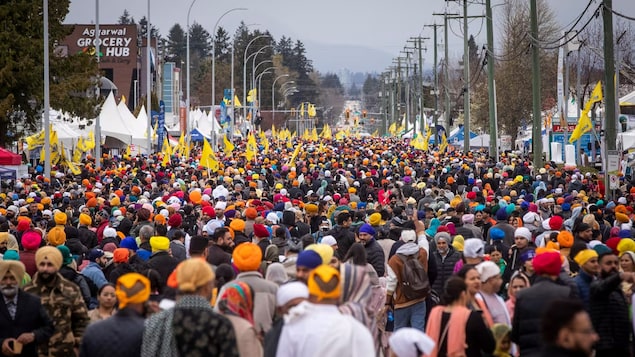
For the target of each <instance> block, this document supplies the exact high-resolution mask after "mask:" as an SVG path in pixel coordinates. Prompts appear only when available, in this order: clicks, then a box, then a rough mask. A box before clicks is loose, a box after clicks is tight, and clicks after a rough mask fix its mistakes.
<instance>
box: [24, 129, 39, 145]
mask: <svg viewBox="0 0 635 357" xmlns="http://www.w3.org/2000/svg"><path fill="white" fill-rule="evenodd" d="M24 140H25V141H26V145H27V148H28V149H29V150H33V149H35V148H36V147H38V146H42V145H44V130H42V131H40V132H39V133H37V134H33V135H31V136H27V137H26V138H25V139H24Z"/></svg>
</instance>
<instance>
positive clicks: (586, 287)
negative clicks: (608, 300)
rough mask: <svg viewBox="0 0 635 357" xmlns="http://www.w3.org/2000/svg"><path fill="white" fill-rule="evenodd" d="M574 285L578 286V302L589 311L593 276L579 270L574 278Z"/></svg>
mask: <svg viewBox="0 0 635 357" xmlns="http://www.w3.org/2000/svg"><path fill="white" fill-rule="evenodd" d="M574 280H575V284H576V285H577V286H578V293H579V294H580V300H582V302H583V303H584V307H585V308H586V310H587V311H590V310H589V307H590V306H589V299H590V293H591V283H592V282H593V280H595V277H594V276H591V275H589V274H587V273H586V272H584V270H582V269H580V272H578V275H576V277H575V279H574Z"/></svg>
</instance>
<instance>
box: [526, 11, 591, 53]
mask: <svg viewBox="0 0 635 357" xmlns="http://www.w3.org/2000/svg"><path fill="white" fill-rule="evenodd" d="M601 8H602V4H600V6H598V7H597V9H596V10H595V12H594V14H593V16H591V17H589V19H588V20H587V22H586V23H585V24H584V25H583V26H582V28H581V29H580V30H578V33H580V32H582V31H584V29H586V28H587V27H588V26H589V24H590V23H591V21H593V20H594V19H595V18H597V16H599V13H600V9H601ZM576 37H577V36H571V37H570V38H569V39H567V40H566V41H564V42H563V43H561V44H559V45H558V46H540V45H538V48H540V49H542V50H555V49H558V48H560V47H562V46H564V45H566V44H568V43H569V42H571V41H573V40H574V39H575V38H576ZM529 38H530V39H532V40H534V41H536V42H539V41H540V40H538V39H535V38H534V37H533V36H531V34H530V35H529ZM532 45H533V43H532Z"/></svg>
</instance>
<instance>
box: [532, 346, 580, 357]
mask: <svg viewBox="0 0 635 357" xmlns="http://www.w3.org/2000/svg"><path fill="white" fill-rule="evenodd" d="M540 357H588V355H587V354H585V353H584V352H578V351H571V350H567V349H564V348H562V347H558V346H547V347H545V348H544V349H543V350H542V353H541V354H540Z"/></svg>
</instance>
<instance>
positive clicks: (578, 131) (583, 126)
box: [569, 108, 593, 144]
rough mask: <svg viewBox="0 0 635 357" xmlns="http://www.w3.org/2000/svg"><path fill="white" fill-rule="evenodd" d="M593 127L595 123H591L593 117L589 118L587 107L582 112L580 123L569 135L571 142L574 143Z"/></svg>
mask: <svg viewBox="0 0 635 357" xmlns="http://www.w3.org/2000/svg"><path fill="white" fill-rule="evenodd" d="M592 128H593V123H591V118H589V111H588V110H587V109H586V108H585V109H584V110H583V111H582V112H581V113H580V119H578V125H576V126H575V129H573V133H571V136H570V137H569V143H570V144H571V143H573V142H575V141H576V140H578V139H580V137H581V136H582V134H584V133H586V132H588V131H591V129H592Z"/></svg>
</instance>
